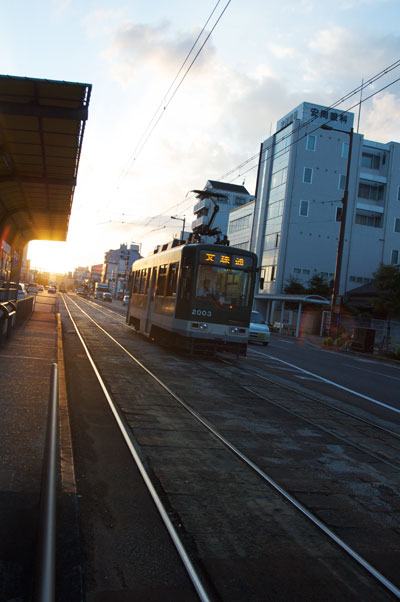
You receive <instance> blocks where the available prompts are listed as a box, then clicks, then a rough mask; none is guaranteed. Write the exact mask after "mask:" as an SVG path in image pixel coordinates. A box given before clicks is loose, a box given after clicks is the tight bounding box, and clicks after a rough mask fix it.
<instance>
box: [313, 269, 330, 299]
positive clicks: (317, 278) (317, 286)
mask: <svg viewBox="0 0 400 602" xmlns="http://www.w3.org/2000/svg"><path fill="white" fill-rule="evenodd" d="M307 293H308V294H309V295H321V297H327V298H328V299H329V298H330V296H331V294H332V291H331V287H330V286H329V284H328V282H327V280H326V278H324V277H323V276H321V275H320V274H314V276H312V277H311V278H310V280H309V281H308V287H307Z"/></svg>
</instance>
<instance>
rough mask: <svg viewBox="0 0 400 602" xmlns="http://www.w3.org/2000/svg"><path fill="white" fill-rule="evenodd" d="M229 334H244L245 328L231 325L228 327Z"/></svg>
mask: <svg viewBox="0 0 400 602" xmlns="http://www.w3.org/2000/svg"><path fill="white" fill-rule="evenodd" d="M229 334H246V329H245V328H239V326H231V327H230V328H229Z"/></svg>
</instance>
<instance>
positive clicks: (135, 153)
mask: <svg viewBox="0 0 400 602" xmlns="http://www.w3.org/2000/svg"><path fill="white" fill-rule="evenodd" d="M220 2H221V0H218V2H217V3H216V5H215V6H214V8H213V10H212V11H211V13H210V15H209V17H208V19H207V21H206V22H205V24H204V25H203V28H202V29H201V31H200V33H199V35H198V36H197V38H196V40H195V41H194V42H193V45H192V47H191V49H190V50H189V52H188V54H187V55H186V58H185V60H184V61H183V63H182V65H181V67H180V69H179V70H178V72H177V74H176V75H175V77H174V79H173V81H172V83H171V85H170V86H169V88H168V90H167V92H166V93H165V94H164V96H163V98H162V100H161V102H160V104H159V105H158V107H157V109H156V111H155V112H154V115H153V117H152V118H151V119H150V121H149V123H148V124H147V126H146V128H145V129H144V131H143V133H142V135H141V137H140V139H139V142H138V143H137V145H136V147H135V149H134V151H133V153H132V155H131V156H130V158H129V160H128V162H127V164H126V167H125V168H124V170H123V174H122V176H121V181H122V179H123V178H124V177H125V176H126V174H127V173H128V171H129V168H130V166H131V165H132V163H133V162H134V161H136V159H137V158H138V157H139V155H140V153H141V152H142V150H143V148H144V146H145V144H146V142H147V141H148V139H149V138H150V136H151V134H152V133H153V131H154V129H155V127H156V126H157V124H158V122H159V121H160V119H161V117H162V116H163V115H164V113H165V111H166V109H167V108H168V106H169V105H170V103H171V101H172V99H173V98H174V96H175V94H176V93H177V91H178V90H179V88H180V87H181V85H182V83H183V81H184V79H185V78H186V76H187V74H188V73H189V71H190V69H191V68H192V66H193V64H194V62H195V61H196V59H197V57H198V56H199V54H200V52H201V51H202V50H203V48H204V46H205V44H206V43H207V41H208V39H209V38H210V36H211V34H212V32H213V31H214V29H215V27H216V26H217V24H218V23H219V21H220V19H221V17H222V15H223V14H224V12H225V11H226V9H227V8H228V5H229V4H230V2H231V0H228V2H227V4H226V5H225V8H224V9H223V11H222V12H221V14H220V16H219V17H218V19H217V21H216V22H215V23H214V25H213V27H212V29H211V31H210V33H209V34H208V35H207V37H206V39H205V40H204V42H203V44H202V45H201V46H200V49H199V50H198V52H197V53H196V55H195V57H194V59H193V60H192V62H191V63H190V65H189V67H188V68H187V69H186V71H185V73H184V75H183V77H182V78H181V80H180V82H179V84H178V85H177V87H176V88H175V90H174V91H173V93H172V95H171V96H170V98H169V100H168V102H165V101H166V99H167V98H168V95H169V93H170V92H171V90H172V88H173V86H174V84H175V82H176V81H177V79H178V77H179V75H180V73H181V71H182V70H183V68H184V66H185V65H186V63H187V61H188V60H189V57H190V55H191V54H192V52H193V50H194V48H195V46H196V45H197V43H198V41H199V39H200V38H201V36H202V35H203V33H204V31H205V28H206V27H207V25H208V23H209V21H210V19H211V18H212V16H213V14H214V13H215V11H216V9H217V7H218V5H219V3H220ZM160 109H162V112H161V113H160V114H159V115H158V113H159V111H160ZM157 115H158V117H157ZM156 117H157V119H156ZM155 120H156V121H155ZM154 121H155V123H153V122H154ZM149 130H150V131H149ZM119 183H120V182H119Z"/></svg>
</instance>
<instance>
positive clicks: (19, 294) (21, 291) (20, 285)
mask: <svg viewBox="0 0 400 602" xmlns="http://www.w3.org/2000/svg"><path fill="white" fill-rule="evenodd" d="M2 288H13V289H18V292H17V299H24V298H25V297H27V296H28V293H27V290H26V287H25V284H24V283H23V282H19V283H18V284H17V283H16V282H3V283H2ZM9 298H10V299H12V295H11V294H10V297H9Z"/></svg>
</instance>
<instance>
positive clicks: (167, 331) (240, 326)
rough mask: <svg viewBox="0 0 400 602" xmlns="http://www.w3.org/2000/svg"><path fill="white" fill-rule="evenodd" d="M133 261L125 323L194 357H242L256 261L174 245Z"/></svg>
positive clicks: (246, 254)
mask: <svg viewBox="0 0 400 602" xmlns="http://www.w3.org/2000/svg"><path fill="white" fill-rule="evenodd" d="M174 243H176V244H177V245H179V246H175V247H174V246H172V247H171V248H168V249H166V250H162V251H161V252H157V253H155V254H154V255H151V256H149V257H145V258H142V259H139V260H137V261H135V263H134V264H133V266H132V273H131V282H130V302H129V306H128V310H127V317H126V321H127V323H128V324H129V325H130V326H132V327H133V328H134V329H135V330H136V331H137V332H140V333H142V334H144V335H147V336H149V337H150V338H152V339H155V340H156V341H158V342H160V343H163V344H167V345H170V346H174V347H177V348H182V349H186V350H188V351H190V352H191V353H195V352H200V353H202V352H205V353H215V352H216V351H227V352H232V353H235V354H236V355H246V349H247V341H248V329H249V322H250V313H251V309H252V304H253V294H254V284H255V275H256V269H257V256H256V254H255V253H252V252H250V251H245V250H243V249H238V248H235V247H231V246H222V245H218V244H206V243H197V244H190V243H186V244H180V243H179V241H174Z"/></svg>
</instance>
